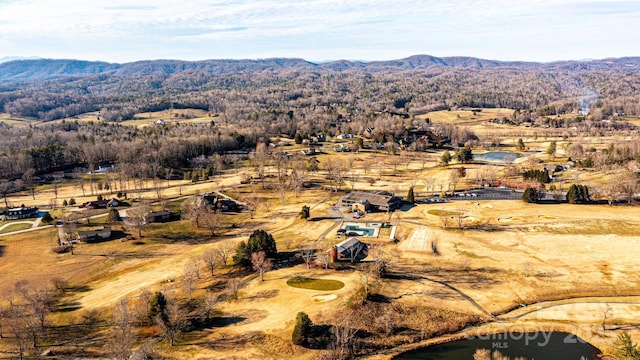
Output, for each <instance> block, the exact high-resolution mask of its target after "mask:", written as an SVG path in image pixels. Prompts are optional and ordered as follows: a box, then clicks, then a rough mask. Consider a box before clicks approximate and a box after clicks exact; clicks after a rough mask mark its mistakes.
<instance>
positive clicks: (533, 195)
mask: <svg viewBox="0 0 640 360" xmlns="http://www.w3.org/2000/svg"><path fill="white" fill-rule="evenodd" d="M522 201H524V202H526V203H537V202H538V190H536V189H534V188H532V187H528V188H526V189H525V190H524V193H523V194H522Z"/></svg>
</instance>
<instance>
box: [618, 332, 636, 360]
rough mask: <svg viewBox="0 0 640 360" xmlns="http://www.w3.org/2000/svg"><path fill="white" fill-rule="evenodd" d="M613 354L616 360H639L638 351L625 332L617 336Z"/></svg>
mask: <svg viewBox="0 0 640 360" xmlns="http://www.w3.org/2000/svg"><path fill="white" fill-rule="evenodd" d="M613 352H614V355H615V357H616V360H640V349H639V348H637V347H636V346H635V345H634V344H633V342H632V341H631V337H630V336H629V334H628V333H627V332H623V333H620V334H618V337H617V338H616V342H615V344H614V350H613Z"/></svg>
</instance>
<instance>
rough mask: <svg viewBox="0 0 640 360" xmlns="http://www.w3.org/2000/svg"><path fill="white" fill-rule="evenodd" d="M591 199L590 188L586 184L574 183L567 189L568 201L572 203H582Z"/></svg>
mask: <svg viewBox="0 0 640 360" xmlns="http://www.w3.org/2000/svg"><path fill="white" fill-rule="evenodd" d="M590 200H591V195H589V188H588V187H587V186H586V185H576V184H573V185H571V186H570V187H569V191H567V202H569V203H570V204H581V203H586V202H589V201H590Z"/></svg>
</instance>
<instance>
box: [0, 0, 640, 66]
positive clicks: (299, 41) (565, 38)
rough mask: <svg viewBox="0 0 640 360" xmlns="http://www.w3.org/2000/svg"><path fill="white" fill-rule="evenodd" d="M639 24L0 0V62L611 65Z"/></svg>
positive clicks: (326, 3)
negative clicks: (593, 60)
mask: <svg viewBox="0 0 640 360" xmlns="http://www.w3.org/2000/svg"><path fill="white" fill-rule="evenodd" d="M639 15H640V4H639V3H638V2H637V1H633V0H600V1H583V0H558V1H552V0H537V1H536V0H532V1H516V0H509V1H508V0H449V1H442V0H423V1H421V0H396V1H391V0H350V1H345V0H280V1H278V0H235V1H221V0H189V1H185V2H176V1H173V0H172V1H169V0H156V1H151V0H143V1H131V0H126V1H124V0H108V1H107V0H93V1H86V0H82V1H81V0H65V1H63V0H22V1H7V0H0V33H2V34H3V38H4V39H2V43H0V44H1V45H2V48H0V52H1V53H0V55H33V54H36V55H41V56H63V57H78V58H99V59H105V60H112V61H113V60H117V61H129V60H136V59H142V58H156V57H164V58H170V57H171V58H176V57H182V56H184V57H185V58H187V57H188V58H190V59H197V58H212V57H250V58H255V57H264V56H300V57H306V58H310V59H311V60H314V59H328V58H329V56H331V57H333V58H361V59H363V58H364V59H376V58H391V57H394V55H393V54H397V55H398V56H400V55H406V54H411V53H417V52H420V53H433V54H434V55H454V54H455V55H472V56H483V57H488V58H500V57H505V56H506V57H509V58H514V57H522V59H534V60H536V59H544V60H552V59H555V58H554V56H559V57H562V58H578V57H598V55H597V54H596V52H597V51H600V52H602V56H600V57H604V56H620V55H625V54H626V55H630V54H629V51H632V49H631V47H632V46H631V45H630V44H634V43H638V40H640V34H639V30H637V26H636V25H635V22H636V19H637V18H638V17H639ZM587 36H588V37H589V38H588V39H585V37H587ZM612 38H616V39H617V38H622V39H624V40H625V41H611V39H612ZM625 42H626V44H628V45H626V46H625V45H623V44H624V43H625ZM545 48H546V49H545ZM597 49H598V50H597ZM435 51H439V52H441V53H436V52H435ZM589 51H590V52H591V53H593V54H592V55H590V56H584V55H583V54H586V53H587V52H589ZM324 54H326V56H322V55H324ZM573 54H575V55H573ZM316 56H319V57H316ZM556 58H557V57H556Z"/></svg>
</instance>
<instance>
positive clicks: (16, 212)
mask: <svg viewBox="0 0 640 360" xmlns="http://www.w3.org/2000/svg"><path fill="white" fill-rule="evenodd" d="M4 217H5V219H7V220H18V219H26V218H31V217H38V208H37V207H35V206H31V207H24V206H23V207H19V208H13V209H9V210H7V212H6V213H5V214H4Z"/></svg>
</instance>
